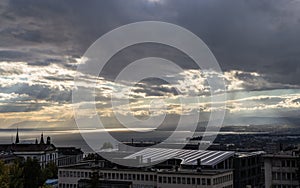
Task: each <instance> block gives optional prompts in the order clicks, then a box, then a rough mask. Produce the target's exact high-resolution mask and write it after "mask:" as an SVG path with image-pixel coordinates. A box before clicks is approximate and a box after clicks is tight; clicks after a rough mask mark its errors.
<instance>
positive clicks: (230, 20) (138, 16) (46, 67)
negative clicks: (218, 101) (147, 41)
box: [0, 0, 300, 128]
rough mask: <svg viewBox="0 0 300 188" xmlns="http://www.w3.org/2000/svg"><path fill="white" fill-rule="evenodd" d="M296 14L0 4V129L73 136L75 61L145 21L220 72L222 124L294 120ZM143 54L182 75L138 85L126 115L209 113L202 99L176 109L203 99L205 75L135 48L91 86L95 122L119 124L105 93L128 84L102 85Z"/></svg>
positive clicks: (119, 0) (156, 50) (244, 7)
mask: <svg viewBox="0 0 300 188" xmlns="http://www.w3.org/2000/svg"><path fill="white" fill-rule="evenodd" d="M299 10H300V1H299V0H285V1H282V0H274V1H269V0H251V1H246V0H226V1H221V0H190V1H181V0H109V1H100V0H90V1H84V0H43V1H39V0H27V1H23V0H2V1H1V2H0V125H1V128H6V127H10V126H16V125H18V126H19V127H22V126H23V127H41V126H42V127H75V124H74V121H73V112H72V100H71V96H72V89H73V88H74V87H73V86H74V83H73V78H74V75H75V74H76V68H77V66H78V64H79V63H80V62H81V60H82V55H83V54H84V52H85V51H86V50H87V48H88V47H89V46H90V45H91V44H92V43H93V42H94V41H95V40H97V39H98V38H99V37H101V36H102V35H103V34H105V33H106V32H109V31H110V30H112V29H115V28H117V27H119V26H122V25H124V24H129V23H132V22H137V21H146V20H147V21H149V20H154V21H164V22H170V23H173V24H177V25H179V26H182V27H184V28H186V29H188V30H190V31H191V32H193V33H195V34H196V35H197V36H198V37H200V38H201V39H202V40H203V41H204V42H205V43H206V44H207V45H208V47H209V48H210V50H211V51H212V52H213V54H214V55H215V57H216V58H217V60H218V62H219V64H220V67H221V69H222V70H223V72H224V80H225V83H226V88H227V90H228V99H227V107H226V112H227V113H226V119H227V122H234V123H240V124H242V123H243V122H239V121H238V118H240V117H270V118H276V117H282V118H288V117H297V116H299V109H300V62H299V61H300V37H299V33H300V11H299ZM149 55H152V56H153V55H157V56H162V57H164V58H167V59H170V60H172V61H175V62H177V64H178V65H180V66H181V67H182V68H183V69H184V71H182V72H181V73H180V74H178V75H171V76H173V77H174V79H175V82H176V83H177V84H176V85H175V86H174V85H173V86H170V85H169V84H167V83H161V82H157V81H155V80H148V81H145V82H143V83H140V85H136V87H135V88H134V90H133V93H132V96H130V97H131V98H132V109H131V110H132V113H133V114H135V115H136V116H140V117H143V116H147V115H148V114H147V113H149V111H148V110H147V108H149V105H148V104H149V103H147V101H151V99H153V98H162V99H166V98H167V99H170V101H171V102H170V106H169V107H168V109H167V113H168V114H170V115H171V117H173V116H180V115H182V114H184V115H189V113H191V112H192V111H195V110H196V111H199V110H200V111H201V112H203V113H202V114H203V118H204V119H205V117H204V116H205V114H206V113H209V112H210V109H209V104H207V103H208V101H207V100H206V99H203V101H202V103H201V104H192V103H191V104H189V105H188V108H186V109H185V108H184V109H182V108H180V107H178V104H177V102H176V100H177V99H178V96H180V97H182V96H183V97H188V96H189V95H190V94H191V93H192V94H193V95H194V94H195V93H197V94H199V96H201V95H204V96H206V94H205V92H206V89H207V88H206V86H205V78H206V76H207V75H205V74H204V73H203V72H201V71H200V70H198V69H196V68H195V67H194V66H193V65H192V63H191V62H190V59H188V58H187V57H186V56H185V55H184V54H182V53H179V52H177V51H176V50H174V49H170V48H168V47H166V46H156V45H154V44H152V45H144V46H133V47H131V48H129V49H125V50H123V51H122V52H120V53H119V54H118V55H117V56H116V57H114V58H113V59H111V62H110V63H111V65H110V66H108V67H107V68H106V71H105V73H104V75H103V76H102V77H101V79H100V81H99V80H98V81H97V83H98V86H99V88H97V91H98V93H97V105H98V107H99V108H98V110H99V111H98V112H99V115H101V117H104V119H105V121H107V122H110V124H112V126H114V125H113V124H117V122H116V120H115V119H114V118H113V117H112V116H113V115H112V112H111V108H110V105H109V102H108V101H109V100H110V95H109V94H110V93H112V92H115V91H116V90H115V88H122V87H126V85H123V86H120V85H118V84H116V83H114V82H113V81H112V80H111V77H110V76H111V75H115V74H117V72H118V71H119V70H120V69H121V68H122V67H124V66H126V65H127V64H129V63H130V62H131V61H133V60H136V59H138V58H143V57H147V56H149ZM169 76H170V75H169ZM87 79H88V82H93V81H95V80H96V78H93V77H88V78H87ZM191 80H192V81H193V83H191ZM191 85H192V87H191ZM202 86H203V87H202ZM175 87H176V88H177V89H178V88H179V93H178V92H176V91H175V89H174V88H175ZM158 111H159V110H158ZM118 113H121V114H122V115H125V116H126V114H127V113H128V112H127V111H126V110H124V109H122V107H120V111H118ZM174 119H176V118H174ZM174 121H175V120H174ZM172 123H173V122H172V121H171V123H169V124H172ZM256 123H257V122H256ZM258 123H259V122H258ZM261 123H262V124H263V123H265V122H261ZM289 123H290V124H293V122H289Z"/></svg>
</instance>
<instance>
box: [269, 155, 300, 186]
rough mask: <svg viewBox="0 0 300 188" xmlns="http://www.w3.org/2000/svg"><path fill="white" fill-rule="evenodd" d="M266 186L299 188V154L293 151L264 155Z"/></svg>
mask: <svg viewBox="0 0 300 188" xmlns="http://www.w3.org/2000/svg"><path fill="white" fill-rule="evenodd" d="M264 171H265V187H266V188H299V187H300V181H299V177H298V175H297V173H299V172H298V171H299V155H298V154H296V152H294V151H289V152H281V153H278V154H274V155H273V154H272V155H270V154H269V155H265V156H264Z"/></svg>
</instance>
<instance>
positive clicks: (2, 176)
mask: <svg viewBox="0 0 300 188" xmlns="http://www.w3.org/2000/svg"><path fill="white" fill-rule="evenodd" d="M8 174H9V169H8V167H7V166H6V165H5V164H4V162H3V161H0V187H1V188H9V175H8Z"/></svg>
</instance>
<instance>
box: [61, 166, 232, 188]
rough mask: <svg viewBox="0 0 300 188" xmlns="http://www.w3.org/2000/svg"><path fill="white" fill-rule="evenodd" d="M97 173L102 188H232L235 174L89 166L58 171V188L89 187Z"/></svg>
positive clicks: (71, 167)
mask: <svg viewBox="0 0 300 188" xmlns="http://www.w3.org/2000/svg"><path fill="white" fill-rule="evenodd" d="M95 172H96V173H98V175H99V184H100V186H99V187H133V188H138V187H148V188H168V187H170V188H173V187H174V188H176V187H178V188H185V187H186V188H189V187H207V188H209V187H214V188H225V187H226V188H230V187H231V188H232V187H233V173H232V170H201V171H197V170H191V169H180V170H178V171H176V170H174V169H169V170H166V169H165V170H159V169H155V168H154V169H152V170H146V169H130V168H127V169H126V168H106V167H98V168H95V167H93V168H91V164H89V163H82V164H77V165H72V166H68V167H67V166H65V167H61V168H59V173H58V178H59V187H61V188H66V187H70V188H71V187H72V188H75V187H88V185H87V184H88V181H90V179H91V177H92V175H93V174H94V173H95ZM108 182H109V183H108ZM116 185H118V186H116Z"/></svg>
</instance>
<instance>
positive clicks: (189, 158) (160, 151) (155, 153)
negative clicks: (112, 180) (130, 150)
mask: <svg viewBox="0 0 300 188" xmlns="http://www.w3.org/2000/svg"><path fill="white" fill-rule="evenodd" d="M141 156H142V158H143V162H147V160H148V159H149V158H150V159H151V162H156V161H164V160H166V159H167V158H168V157H171V158H175V159H181V160H182V163H181V164H184V165H197V159H201V165H204V166H214V165H217V164H218V163H220V162H222V161H224V160H226V159H228V158H229V157H232V156H234V152H233V151H207V150H185V149H165V148H147V149H144V150H141V151H139V152H136V153H134V154H132V155H129V156H127V157H124V159H136V158H137V157H141Z"/></svg>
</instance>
